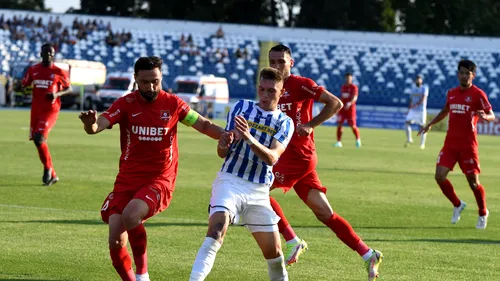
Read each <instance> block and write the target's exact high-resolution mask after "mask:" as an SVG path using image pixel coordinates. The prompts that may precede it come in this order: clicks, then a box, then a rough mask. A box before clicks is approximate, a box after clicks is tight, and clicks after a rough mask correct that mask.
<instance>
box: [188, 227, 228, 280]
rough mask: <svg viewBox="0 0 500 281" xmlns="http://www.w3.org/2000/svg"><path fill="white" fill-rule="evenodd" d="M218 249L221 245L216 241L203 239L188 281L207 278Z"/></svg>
mask: <svg viewBox="0 0 500 281" xmlns="http://www.w3.org/2000/svg"><path fill="white" fill-rule="evenodd" d="M220 247H221V244H220V243H219V242H217V240H215V239H213V238H211V237H205V241H203V244H202V245H201V247H200V249H199V250H198V254H197V255H196V259H195V260H194V263H193V269H192V270H191V276H190V277H189V281H202V280H205V277H207V275H208V274H209V273H210V271H211V270H212V267H213V266H214V262H215V256H216V255H217V251H219V249H220Z"/></svg>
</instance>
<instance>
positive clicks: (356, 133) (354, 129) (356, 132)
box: [352, 126, 360, 140]
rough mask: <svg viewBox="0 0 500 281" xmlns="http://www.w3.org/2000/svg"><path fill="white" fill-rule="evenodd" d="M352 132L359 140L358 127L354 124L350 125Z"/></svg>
mask: <svg viewBox="0 0 500 281" xmlns="http://www.w3.org/2000/svg"><path fill="white" fill-rule="evenodd" d="M352 132H353V133H354V136H355V137H356V139H357V140H359V137H360V136H359V129H358V127H356V126H352Z"/></svg>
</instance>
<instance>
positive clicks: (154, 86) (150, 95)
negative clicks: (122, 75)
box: [134, 56, 163, 102]
mask: <svg viewBox="0 0 500 281" xmlns="http://www.w3.org/2000/svg"><path fill="white" fill-rule="evenodd" d="M162 64H163V61H162V59H161V58H159V57H154V56H152V57H141V58H139V59H138V60H137V61H136V62H135V65H134V78H135V82H136V83H137V87H138V88H139V92H140V93H141V95H142V97H143V98H144V99H145V100H146V101H149V102H152V101H154V100H156V98H157V97H158V94H159V93H160V91H161V82H162V73H161V65H162Z"/></svg>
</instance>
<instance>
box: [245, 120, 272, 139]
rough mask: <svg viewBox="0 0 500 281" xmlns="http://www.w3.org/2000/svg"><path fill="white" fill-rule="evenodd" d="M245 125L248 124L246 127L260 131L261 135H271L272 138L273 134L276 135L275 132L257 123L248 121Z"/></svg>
mask: <svg viewBox="0 0 500 281" xmlns="http://www.w3.org/2000/svg"><path fill="white" fill-rule="evenodd" d="M247 123H248V127H250V128H254V129H255V130H257V131H261V132H263V133H266V134H269V135H273V136H274V134H276V130H275V129H273V128H271V127H269V126H266V125H263V124H259V123H256V122H253V121H249V120H248V121H247Z"/></svg>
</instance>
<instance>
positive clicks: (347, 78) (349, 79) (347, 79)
mask: <svg viewBox="0 0 500 281" xmlns="http://www.w3.org/2000/svg"><path fill="white" fill-rule="evenodd" d="M344 78H345V83H346V84H347V85H350V84H352V73H351V72H346V73H345V74H344Z"/></svg>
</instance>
